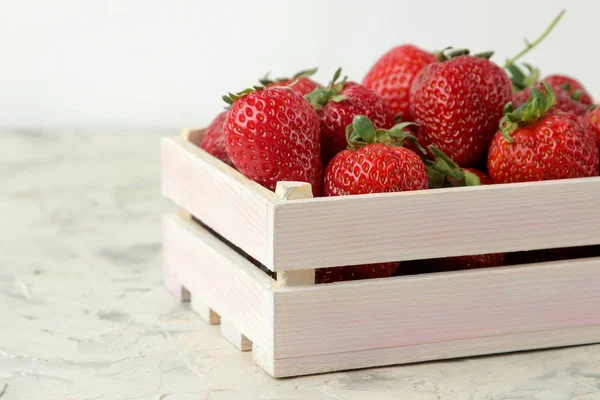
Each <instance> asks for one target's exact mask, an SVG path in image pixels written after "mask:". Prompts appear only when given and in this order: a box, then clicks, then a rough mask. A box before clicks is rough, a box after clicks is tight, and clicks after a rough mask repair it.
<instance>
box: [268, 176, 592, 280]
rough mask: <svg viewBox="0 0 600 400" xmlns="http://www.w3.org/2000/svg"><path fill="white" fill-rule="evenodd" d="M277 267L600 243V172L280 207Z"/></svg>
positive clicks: (276, 219) (282, 203)
mask: <svg viewBox="0 0 600 400" xmlns="http://www.w3.org/2000/svg"><path fill="white" fill-rule="evenodd" d="M273 208H274V210H273V212H274V216H273V233H272V237H273V244H272V246H273V260H274V261H273V264H274V266H275V270H289V269H312V268H319V267H328V266H340V265H354V264H365V263H374V262H385V261H401V260H413V259H427V258H437V257H446V256H457V255H470V254H482V253H493V252H507V251H518V250H533V249H544V248H554V247H570V246H582V245H591V244H599V243H600V178H584V179H570V180H560V181H546V182H531V183H519V184H508V185H490V186H480V187H466V188H450V189H438V190H423V191H413V192H405V193H385V194H370V195H359V196H344V197H335V198H318V199H310V200H295V201H280V202H276V204H275V205H274V206H273Z"/></svg>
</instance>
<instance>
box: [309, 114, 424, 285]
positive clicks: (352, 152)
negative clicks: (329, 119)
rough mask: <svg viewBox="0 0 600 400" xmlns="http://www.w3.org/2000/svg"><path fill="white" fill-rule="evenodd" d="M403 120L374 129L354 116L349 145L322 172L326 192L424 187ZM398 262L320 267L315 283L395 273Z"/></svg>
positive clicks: (332, 194) (376, 191)
mask: <svg viewBox="0 0 600 400" xmlns="http://www.w3.org/2000/svg"><path fill="white" fill-rule="evenodd" d="M406 126H407V124H406V123H404V124H398V125H396V126H395V127H393V128H392V129H391V130H389V131H386V130H383V129H380V130H375V126H374V125H373V123H372V122H371V121H370V120H369V119H368V118H367V117H366V116H364V115H357V116H355V117H354V118H353V122H352V124H350V125H349V126H348V135H347V136H348V143H349V145H350V149H348V150H344V151H342V152H340V153H338V154H337V155H336V156H335V158H334V159H333V160H332V161H331V162H330V163H329V165H328V167H327V172H326V173H325V190H324V192H325V195H326V196H340V195H352V194H361V193H383V192H399V191H405V190H418V189H427V171H426V170H425V165H424V164H423V162H422V161H421V159H420V158H419V157H418V156H417V155H416V154H415V153H413V152H412V151H410V150H408V149H406V148H404V147H396V146H395V145H402V143H403V142H404V140H405V139H414V138H411V137H410V134H409V133H407V132H405V131H404V130H403V129H404V128H405V127H406ZM398 265H400V263H399V262H390V263H378V264H368V265H351V266H343V267H335V268H321V269H318V270H317V271H316V275H315V280H316V282H317V283H328V282H336V281H345V280H353V279H367V278H383V277H388V276H394V275H396V273H397V269H398Z"/></svg>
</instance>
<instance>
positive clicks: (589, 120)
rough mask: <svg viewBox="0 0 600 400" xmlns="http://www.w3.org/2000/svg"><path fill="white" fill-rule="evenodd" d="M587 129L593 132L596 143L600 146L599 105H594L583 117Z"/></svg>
mask: <svg viewBox="0 0 600 400" xmlns="http://www.w3.org/2000/svg"><path fill="white" fill-rule="evenodd" d="M583 121H584V123H585V124H586V125H587V127H588V128H589V130H590V131H591V132H593V133H594V136H595V138H596V144H597V145H598V148H600V107H596V108H594V109H593V110H591V111H590V112H588V113H587V114H586V116H585V117H584V118H583Z"/></svg>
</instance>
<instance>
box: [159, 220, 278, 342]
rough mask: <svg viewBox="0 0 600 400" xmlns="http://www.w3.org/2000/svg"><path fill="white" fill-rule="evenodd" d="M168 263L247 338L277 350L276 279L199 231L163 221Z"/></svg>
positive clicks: (182, 222) (188, 223)
mask: <svg viewBox="0 0 600 400" xmlns="http://www.w3.org/2000/svg"><path fill="white" fill-rule="evenodd" d="M163 251H164V259H163V262H164V263H165V264H166V266H167V267H168V270H169V271H170V272H171V275H172V278H173V279H176V280H177V281H179V282H180V283H181V285H183V287H185V288H186V289H187V290H188V291H189V292H190V294H191V296H192V301H194V300H193V299H194V297H196V296H198V297H199V298H200V299H201V301H202V304H203V305H205V306H206V307H210V309H212V310H214V311H215V312H216V313H218V314H219V315H220V316H221V317H223V318H227V320H228V322H229V323H231V324H232V325H234V326H235V327H236V328H237V329H238V330H239V331H240V332H241V333H242V334H243V335H245V336H246V337H248V338H249V339H250V340H251V341H252V342H255V343H256V344H257V345H258V346H260V347H261V348H265V349H272V348H273V293H272V292H271V289H270V288H271V284H272V282H273V281H272V279H270V278H269V277H268V276H266V275H265V274H264V273H263V272H262V271H260V270H258V269H257V268H256V267H255V266H254V265H252V264H251V263H250V262H248V261H247V260H245V259H244V258H243V257H242V256H240V255H239V254H237V253H236V252H234V251H233V250H232V249H231V248H229V247H228V246H227V245H225V244H224V243H222V242H221V241H220V240H218V239H217V238H215V237H214V236H212V235H211V234H210V233H209V232H208V231H206V230H205V229H203V228H202V227H200V226H199V225H197V224H195V223H193V222H191V221H189V220H186V219H184V218H182V217H180V216H178V215H172V214H168V215H165V216H164V217H163Z"/></svg>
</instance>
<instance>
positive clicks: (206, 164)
mask: <svg viewBox="0 0 600 400" xmlns="http://www.w3.org/2000/svg"><path fill="white" fill-rule="evenodd" d="M162 191H163V194H164V196H166V197H168V198H169V199H171V200H173V201H174V202H175V203H176V204H177V205H179V206H180V207H181V208H183V209H185V210H186V211H188V212H190V213H191V214H192V215H194V216H195V217H196V218H198V219H200V220H202V222H204V223H205V224H207V225H208V226H210V227H211V228H213V229H215V230H216V231H217V232H218V233H219V234H221V235H223V236H224V237H226V238H227V239H228V240H229V241H231V242H232V243H233V244H235V245H236V246H239V247H240V248H242V249H244V251H246V252H247V253H248V254H250V255H251V256H252V257H254V258H256V259H257V260H259V261H261V262H262V263H263V264H265V265H270V264H271V263H270V262H269V257H270V254H269V251H270V246H269V243H268V237H269V235H268V230H269V227H268V218H267V213H268V204H269V201H270V200H273V199H276V198H277V197H276V196H275V193H273V192H271V191H269V190H267V189H265V188H264V187H262V186H260V185H259V184H257V183H256V182H253V181H250V180H249V179H247V178H246V177H244V176H243V175H242V174H240V173H239V172H237V171H235V170H234V169H233V168H230V167H229V166H228V165H226V164H224V163H222V162H221V161H219V160H217V159H216V158H214V157H212V156H211V155H209V154H208V153H206V152H204V151H203V150H201V149H200V148H198V147H197V146H195V145H193V144H191V143H189V142H188V141H186V140H184V139H182V138H179V137H174V138H165V139H163V141H162Z"/></svg>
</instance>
